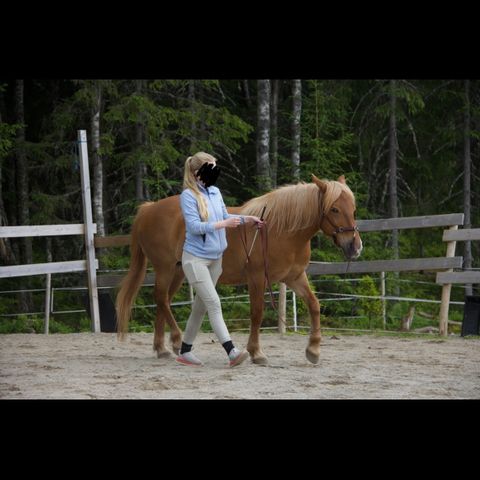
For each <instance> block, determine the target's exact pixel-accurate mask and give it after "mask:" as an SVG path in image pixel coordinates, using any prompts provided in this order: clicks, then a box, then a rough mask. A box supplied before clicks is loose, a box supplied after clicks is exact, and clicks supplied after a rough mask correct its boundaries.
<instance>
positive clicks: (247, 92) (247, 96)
mask: <svg viewBox="0 0 480 480" xmlns="http://www.w3.org/2000/svg"><path fill="white" fill-rule="evenodd" d="M243 90H244V93H245V101H246V102H247V107H249V108H250V107H251V106H252V100H251V98H250V89H249V88H248V80H243Z"/></svg>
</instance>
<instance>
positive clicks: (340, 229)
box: [320, 213, 358, 276]
mask: <svg viewBox="0 0 480 480" xmlns="http://www.w3.org/2000/svg"><path fill="white" fill-rule="evenodd" d="M324 220H327V221H328V223H329V224H330V226H332V227H333V229H334V230H333V232H332V236H333V237H334V238H335V237H336V236H337V235H338V234H339V233H345V232H353V238H355V235H356V234H357V232H358V227H357V225H356V224H355V225H354V226H353V227H337V226H336V225H334V224H333V222H332V221H331V220H330V219H329V218H328V213H327V214H325V213H323V215H322V217H321V218H320V227H321V226H322V223H323V222H324ZM335 243H336V242H335ZM350 262H351V260H348V261H347V268H346V269H345V272H344V275H345V276H346V275H347V273H348V271H349V270H350Z"/></svg>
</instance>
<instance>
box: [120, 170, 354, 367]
mask: <svg viewBox="0 0 480 480" xmlns="http://www.w3.org/2000/svg"><path fill="white" fill-rule="evenodd" d="M312 180H313V182H312V183H299V184H297V185H289V186H284V187H280V188H277V189H276V190H273V191H271V192H269V193H267V194H265V195H262V196H261V197H256V198H253V199H252V200H250V201H248V202H246V203H245V204H244V205H242V206H241V207H234V208H228V211H229V212H230V213H236V214H245V215H256V216H260V212H261V210H262V209H263V207H264V206H265V204H267V209H266V212H265V221H266V224H267V229H268V251H267V252H266V256H267V258H266V259H264V257H263V251H262V250H263V249H262V242H261V241H259V239H257V241H256V243H255V244H254V246H253V249H252V252H251V256H250V259H249V261H248V262H247V253H246V250H245V246H244V245H242V236H243V237H244V238H246V246H247V248H248V250H250V248H251V245H252V240H253V237H254V235H255V227H254V226H247V227H245V226H241V227H238V228H237V229H227V241H228V248H227V250H226V251H225V252H224V255H223V273H222V275H221V277H220V279H219V283H223V284H229V285H241V284H247V285H248V291H249V296H250V316H251V326H250V335H249V339H248V343H247V350H248V352H249V353H250V356H251V360H252V362H254V363H257V364H266V363H268V360H267V357H266V355H265V354H264V353H263V351H262V349H261V348H260V339H259V333H260V326H261V323H262V317H263V309H264V289H265V266H266V265H268V277H269V279H270V281H271V282H272V283H273V282H284V283H286V284H287V286H288V287H289V288H291V289H292V290H293V291H294V292H295V293H296V294H297V295H298V296H299V297H301V298H302V299H303V300H304V301H305V302H306V304H307V306H308V309H309V312H310V317H311V330H310V337H309V341H308V345H307V348H306V357H307V359H308V360H309V361H310V362H312V363H318V361H319V357H320V341H321V335H320V304H319V302H318V300H317V298H316V297H315V295H314V294H313V293H312V291H311V290H310V287H309V284H308V279H307V275H306V273H305V269H306V268H307V266H308V263H309V261H310V240H311V238H312V237H313V236H314V235H315V234H317V233H318V232H319V231H320V230H321V231H322V232H323V233H324V234H325V235H327V236H329V237H331V238H332V239H333V241H334V243H335V244H336V245H337V246H338V247H339V248H341V249H342V250H343V252H344V255H345V257H346V258H347V259H353V258H356V257H358V256H359V255H360V252H361V250H362V241H361V239H360V235H359V234H358V230H357V228H356V226H355V197H354V195H353V193H352V191H351V190H350V188H348V186H347V185H346V182H345V178H344V176H343V175H342V176H341V177H339V179H338V181H328V180H320V179H318V178H317V177H316V176H315V175H312ZM242 229H245V231H242ZM184 239H185V224H184V221H183V217H182V212H181V209H180V197H179V195H175V196H172V197H168V198H165V199H162V200H159V201H157V202H147V203H144V204H142V205H141V206H140V207H139V210H138V213H137V216H136V218H135V221H134V223H133V227H132V235H131V261H130V269H129V272H128V273H127V275H126V276H125V278H124V279H123V281H122V284H121V287H120V290H119V293H118V295H117V300H116V308H117V319H118V335H119V337H120V338H123V336H124V335H125V333H126V332H127V330H128V322H129V319H130V316H131V309H132V304H133V302H134V300H135V297H136V296H137V293H138V290H139V288H140V286H141V284H142V282H143V279H144V277H145V271H146V267H147V259H148V260H150V262H151V263H152V265H153V268H154V269H155V274H156V275H155V300H156V304H157V313H156V321H155V334H154V342H153V348H154V350H156V352H157V356H158V357H162V356H166V355H170V353H171V352H170V351H169V350H168V349H167V348H166V347H165V338H164V336H165V322H167V323H168V325H169V327H170V342H171V345H172V348H173V350H174V352H175V353H178V351H179V349H180V346H181V342H182V332H181V330H180V328H179V327H178V325H177V323H176V321H175V319H174V317H173V314H172V311H171V309H170V303H171V301H172V299H173V296H174V295H175V293H176V292H177V290H178V289H179V288H180V286H181V284H182V282H183V279H184V274H183V270H182V264H181V258H182V249H183V243H184ZM248 250H247V251H248Z"/></svg>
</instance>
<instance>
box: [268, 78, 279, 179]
mask: <svg viewBox="0 0 480 480" xmlns="http://www.w3.org/2000/svg"><path fill="white" fill-rule="evenodd" d="M278 87H279V81H278V80H273V82H272V99H271V112H270V122H271V141H270V144H271V149H272V187H273V188H276V186H277V174H278Z"/></svg>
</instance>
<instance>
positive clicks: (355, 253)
mask: <svg viewBox="0 0 480 480" xmlns="http://www.w3.org/2000/svg"><path fill="white" fill-rule="evenodd" d="M341 247H342V250H343V254H344V255H345V258H346V259H347V260H356V259H357V258H358V257H359V256H360V254H361V253H362V250H363V245H362V240H361V239H355V238H353V239H352V240H351V241H350V242H347V243H344V244H342V246H341Z"/></svg>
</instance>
